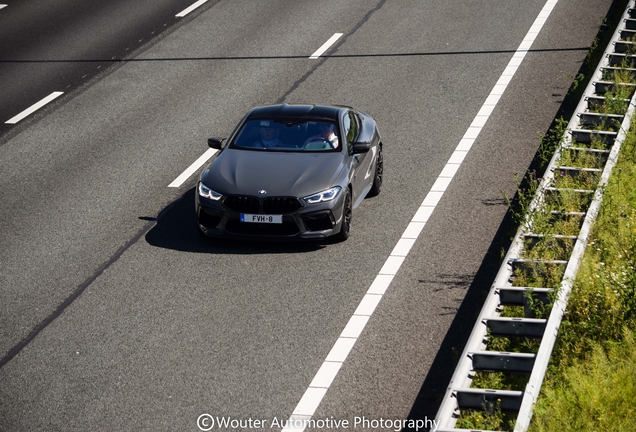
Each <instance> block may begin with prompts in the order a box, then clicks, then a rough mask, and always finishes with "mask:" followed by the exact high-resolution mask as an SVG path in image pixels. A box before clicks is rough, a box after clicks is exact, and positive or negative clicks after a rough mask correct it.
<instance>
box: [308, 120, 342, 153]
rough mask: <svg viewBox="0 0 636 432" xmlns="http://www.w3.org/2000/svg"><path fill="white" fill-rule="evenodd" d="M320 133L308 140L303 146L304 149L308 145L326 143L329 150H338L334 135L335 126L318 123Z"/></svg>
mask: <svg viewBox="0 0 636 432" xmlns="http://www.w3.org/2000/svg"><path fill="white" fill-rule="evenodd" d="M318 128H319V129H320V133H319V134H318V135H314V136H312V137H311V138H309V139H308V140H307V141H305V143H304V144H303V147H306V146H307V144H309V143H315V142H324V143H328V144H329V145H330V146H331V148H338V136H337V135H336V134H335V133H334V129H335V125H334V124H333V123H327V122H320V123H318Z"/></svg>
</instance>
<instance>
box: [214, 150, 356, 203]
mask: <svg viewBox="0 0 636 432" xmlns="http://www.w3.org/2000/svg"><path fill="white" fill-rule="evenodd" d="M344 166H345V159H344V154H343V153H342V152H337V153H336V152H333V153H332V152H330V153H292V152H279V151H276V152H274V151H271V152H265V151H250V150H235V149H225V150H223V151H222V152H221V153H220V154H219V155H218V157H217V158H216V159H215V160H214V161H213V162H212V163H211V164H210V165H209V167H208V168H207V169H206V170H205V171H203V173H202V174H201V180H202V181H203V183H204V184H205V185H206V186H208V187H210V188H212V189H213V190H215V191H216V192H219V193H222V194H223V195H235V194H238V195H252V196H256V195H257V194H258V191H260V190H262V189H264V190H266V191H267V196H295V197H304V196H307V195H311V194H313V193H316V192H320V191H323V190H325V189H328V188H330V187H332V186H334V185H335V182H336V179H337V178H338V175H339V173H340V172H341V171H342V169H343V167H344Z"/></svg>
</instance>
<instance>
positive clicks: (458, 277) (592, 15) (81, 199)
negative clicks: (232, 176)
mask: <svg viewBox="0 0 636 432" xmlns="http://www.w3.org/2000/svg"><path fill="white" fill-rule="evenodd" d="M406 3H407V2H400V3H397V2H388V1H378V2H374V3H373V4H372V5H369V3H368V2H362V1H358V2H347V3H346V4H341V3H340V2H324V3H321V4H315V3H314V2H306V3H305V2H299V3H294V6H293V7H290V6H289V4H288V3H286V2H276V1H272V2H262V3H260V2H259V5H261V8H254V7H253V5H252V4H251V2H246V1H235V2H219V3H217V4H215V5H214V7H212V8H210V9H208V10H207V11H206V12H205V13H202V14H201V15H199V16H198V17H197V19H195V20H193V21H191V22H190V23H189V24H188V25H187V26H183V27H181V28H179V29H178V30H176V31H175V32H174V33H173V34H171V35H170V36H169V37H167V38H165V39H164V40H162V41H161V42H159V43H157V44H156V45H154V46H152V47H150V48H149V49H148V50H146V51H144V52H143V53H141V54H140V55H139V56H138V57H136V61H134V62H130V63H129V64H126V65H125V66H123V67H121V68H119V69H117V70H116V71H113V73H111V74H110V75H108V76H107V77H104V78H103V79H102V80H100V81H99V82H96V83H95V84H94V85H92V86H91V87H90V88H87V89H83V90H82V91H80V92H76V93H74V94H73V95H72V97H70V98H68V99H67V100H66V101H65V102H64V103H63V104H62V105H61V106H59V107H58V108H57V109H56V110H54V111H53V112H51V113H50V114H48V115H46V116H43V117H42V118H41V119H40V120H39V121H37V122H34V123H33V124H32V125H31V126H30V127H28V128H27V129H25V130H24V131H23V132H22V133H20V134H19V135H18V136H16V137H15V138H13V139H11V140H10V141H8V142H7V143H6V144H5V145H4V146H2V148H0V161H2V172H3V178H2V182H3V183H2V192H1V193H2V197H1V198H2V202H4V203H7V204H6V206H5V207H3V209H2V210H0V222H1V223H2V226H3V227H8V229H7V230H3V234H2V237H1V240H2V244H3V251H2V255H1V256H0V257H1V261H2V263H3V271H2V275H1V277H2V280H1V282H2V283H1V284H0V286H2V290H3V291H2V294H1V295H2V298H3V302H2V311H1V314H0V315H1V316H2V323H1V324H2V328H3V331H2V333H1V336H2V339H1V340H0V347H2V352H3V353H4V352H6V353H11V355H10V356H7V355H5V356H4V359H5V363H4V364H3V365H2V368H1V369H0V382H2V385H1V386H0V401H1V402H0V406H2V414H3V415H2V416H0V422H1V423H0V426H1V428H2V429H9V430H12V429H14V430H19V429H23V428H24V427H26V425H29V426H30V427H32V428H35V429H50V428H60V429H65V430H73V429H82V430H84V429H87V428H97V429H100V428H101V429H103V428H104V427H106V428H108V429H122V430H123V429H132V428H143V429H162V430H164V429H165V430H175V429H185V430H196V429H195V427H196V426H195V423H194V422H195V420H196V417H197V416H198V415H199V414H201V413H204V412H211V413H213V414H218V415H232V416H234V417H235V418H242V419H246V418H248V417H251V418H268V419H271V418H272V417H273V416H279V417H281V418H283V419H284V418H286V417H287V416H288V415H289V414H290V413H291V411H292V410H293V409H294V407H295V405H296V404H297V403H298V400H299V399H300V397H301V396H302V394H303V392H304V391H305V389H306V387H307V385H308V384H309V382H310V381H311V380H312V378H313V376H314V374H315V373H316V371H317V370H318V368H319V367H320V365H321V363H322V361H323V360H324V358H325V356H326V355H327V353H328V352H329V350H330V349H331V347H332V345H333V343H334V342H335V340H336V338H337V337H338V335H339V334H340V332H341V331H342V329H343V328H344V326H345V324H346V323H347V321H348V319H349V317H350V316H351V314H352V313H353V311H354V310H355V308H356V307H357V304H358V303H359V301H360V299H361V298H362V296H363V295H364V293H365V291H366V290H367V289H368V287H369V285H370V284H371V282H372V281H373V278H374V277H375V275H376V274H377V273H378V271H379V270H380V268H381V267H382V264H383V263H384V261H385V259H386V257H387V256H388V254H389V253H390V252H391V250H392V248H393V246H394V245H395V242H396V241H397V239H398V238H399V236H400V235H401V233H402V232H403V230H404V228H405V227H406V225H407V224H408V221H409V220H410V218H411V217H412V216H413V214H414V213H415V211H416V209H417V207H418V206H419V204H420V203H421V201H422V199H423V198H424V196H425V195H426V193H427V192H428V190H429V189H430V187H431V185H432V184H433V182H434V181H435V178H436V177H437V175H438V174H439V172H440V171H441V169H442V167H443V166H444V164H445V162H446V161H447V160H448V158H449V156H450V154H451V153H452V151H453V149H454V148H455V147H456V145H457V143H458V142H459V140H460V139H461V137H462V136H463V134H464V132H465V131H466V129H467V127H468V125H470V122H471V121H472V119H473V117H474V116H475V114H476V113H477V111H478V110H479V107H480V106H481V104H482V103H483V101H484V99H485V98H486V96H487V95H488V93H489V92H490V90H491V88H492V86H493V85H494V83H495V82H496V80H497V78H498V76H499V75H500V74H501V71H502V70H503V68H504V67H505V65H506V64H507V62H508V60H509V59H510V57H511V56H512V53H513V51H514V50H515V49H516V47H517V46H518V44H519V42H520V40H521V39H522V38H523V36H524V34H525V32H527V29H528V28H529V27H530V25H531V24H532V21H533V20H534V17H535V16H536V14H537V13H538V11H539V10H540V9H541V7H542V2H538V1H537V2H525V3H524V4H523V5H515V7H514V9H513V8H511V7H510V6H509V5H508V4H506V5H508V7H510V9H506V8H502V7H501V6H502V4H499V3H498V4H495V5H493V4H488V3H490V2H485V1H484V2H474V4H472V3H471V6H470V7H468V8H466V5H464V7H463V8H462V10H461V11H460V10H455V9H452V8H450V9H449V8H448V5H447V3H446V2H428V3H426V4H422V3H420V2H408V4H406ZM249 6H252V8H250V7H249ZM574 6H575V5H574V3H573V2H567V1H563V0H561V2H560V3H559V9H558V11H557V12H558V14H557V15H556V17H551V20H552V21H551V22H550V23H549V24H548V28H547V29H546V31H547V36H546V38H547V39H546V40H544V42H543V44H544V45H543V47H545V48H546V51H544V52H542V51H539V52H537V53H536V56H535V57H534V62H535V63H534V65H530V66H528V68H525V65H524V68H522V69H521V70H520V73H521V74H522V77H521V78H517V80H518V81H515V83H513V85H512V88H511V89H510V90H511V93H510V94H509V95H507V97H509V98H510V99H507V101H508V102H507V105H505V106H504V108H500V111H498V115H497V116H496V117H493V118H492V119H491V121H492V126H491V127H493V129H490V130H486V131H485V132H484V133H485V135H484V136H482V139H483V141H481V144H476V146H477V147H475V149H474V150H475V152H474V153H471V156H470V158H468V159H467V163H468V165H466V166H465V167H463V168H462V171H461V175H463V177H462V176H460V177H458V178H457V179H456V181H455V183H454V185H457V186H454V187H455V189H453V188H451V190H449V192H448V195H446V196H445V200H444V202H443V203H441V204H440V205H441V207H440V208H438V209H437V210H436V213H435V215H434V216H435V217H434V218H433V219H432V221H431V223H430V225H428V226H427V228H426V230H425V232H423V234H422V236H421V237H420V239H419V240H418V242H417V243H416V245H415V246H414V249H413V252H412V253H411V255H410V256H409V258H408V260H407V262H406V263H405V266H404V267H403V268H402V269H401V271H400V273H399V274H398V278H397V279H396V280H395V281H394V283H393V284H392V286H391V288H390V290H389V291H388V293H387V297H386V299H385V300H384V301H383V303H381V305H380V307H379V309H378V312H377V315H374V317H373V318H372V320H371V321H370V324H369V327H368V329H366V330H365V333H364V334H363V337H362V339H361V340H360V342H359V345H357V346H356V348H355V349H354V351H353V352H352V354H351V358H350V359H348V361H347V363H346V364H345V366H344V367H343V370H342V372H341V375H340V376H339V377H338V378H337V380H336V382H335V384H334V385H335V387H334V388H332V390H330V392H329V393H328V394H327V397H326V399H325V401H324V404H323V407H322V408H321V411H319V412H318V414H317V415H318V416H323V415H333V416H335V417H338V418H343V417H345V416H348V417H351V416H353V415H365V414H366V415H367V416H369V417H376V418H377V417H379V416H380V415H385V416H388V415H390V416H392V417H396V418H401V417H405V416H407V415H408V413H409V412H410V410H411V409H412V408H413V403H414V402H415V401H416V398H417V395H418V392H419V390H420V386H422V383H423V382H424V380H425V379H426V376H427V372H428V368H429V366H430V365H431V363H432V362H433V359H434V357H435V355H436V352H437V350H438V348H439V346H440V344H441V343H442V341H443V339H444V335H445V334H446V331H447V330H448V328H449V326H450V324H451V322H452V320H453V316H454V312H455V310H456V308H457V307H458V305H459V304H460V303H461V301H462V299H463V298H464V296H465V295H466V291H467V288H468V287H469V286H471V285H472V284H474V283H475V282H474V279H475V275H476V274H477V272H478V271H479V269H480V266H482V261H483V260H484V258H485V257H487V258H488V257H489V256H488V255H486V253H487V252H488V249H489V247H490V246H491V243H492V240H493V236H494V235H495V234H496V232H497V229H498V228H499V224H500V223H501V219H502V217H503V213H504V211H505V206H504V205H503V204H502V202H501V194H500V193H499V190H500V189H507V190H509V191H510V190H512V188H513V187H514V179H513V173H514V172H522V171H523V170H525V168H526V167H527V165H528V163H529V160H530V158H531V157H532V154H533V153H534V150H535V148H536V145H537V140H536V132H538V131H545V129H546V128H547V125H548V124H549V123H550V121H551V119H552V116H553V115H554V112H556V109H557V108H558V104H559V97H555V96H553V94H555V93H556V92H557V90H558V91H560V92H562V91H563V88H567V87H568V85H569V82H570V81H571V79H570V80H569V79H568V78H566V77H567V75H573V73H574V72H576V70H577V68H578V66H579V63H580V61H581V59H582V58H583V57H584V54H585V51H584V50H580V49H577V48H580V47H585V46H589V44H590V43H591V40H592V38H593V35H594V33H595V31H596V29H597V28H598V24H599V21H598V17H599V16H602V15H604V13H605V12H606V10H607V7H608V4H607V2H606V3H605V4H604V5H603V4H599V2H590V4H589V5H588V6H589V7H587V8H581V9H578V8H576V7H574ZM246 11H248V12H246ZM575 11H578V12H575ZM577 14H580V15H577ZM572 15H575V16H574V17H573V18H570V17H571V16H572ZM580 21H582V22H585V23H586V25H584V26H582V27H579V26H575V25H574V24H575V23H577V22H580ZM272 23H275V24H276V25H273V24H272ZM289 23H294V25H293V26H292V25H290V24H289ZM563 23H568V25H564V24H563ZM338 31H340V32H343V33H344V36H343V38H342V39H341V40H340V41H339V42H338V43H337V44H336V46H335V47H334V49H333V50H332V51H331V52H330V53H331V54H332V55H333V56H332V57H327V58H323V59H320V60H309V59H307V58H306V57H307V56H309V55H310V54H311V53H312V52H313V51H314V50H315V49H317V48H318V47H319V46H320V45H321V44H322V43H323V42H324V41H325V40H327V39H328V38H329V37H330V36H331V35H332V34H333V33H335V32H338ZM210 40H214V41H216V43H214V44H210V43H209V42H208V41H210ZM529 82H531V83H532V85H528V84H527V83H529ZM555 88H556V89H555ZM308 99H310V100H311V101H316V102H319V103H322V102H325V103H348V104H351V105H354V106H357V107H360V108H361V109H363V110H365V111H367V112H369V113H370V114H372V115H374V116H375V117H376V118H377V119H378V121H379V122H380V125H381V127H382V133H383V137H384V141H385V145H386V147H385V149H386V160H387V162H386V163H387V171H386V175H387V177H386V181H387V183H386V187H385V190H384V191H383V193H382V195H381V196H380V197H377V198H374V199H369V200H367V201H365V202H364V203H363V204H362V205H361V207H360V208H358V209H357V210H358V211H356V212H355V214H354V217H355V220H354V234H353V237H352V238H351V239H350V240H349V241H348V242H346V243H343V244H326V245H314V246H311V245H310V246H289V245H252V244H247V245H242V244H239V245H235V244H226V243H219V244H214V243H212V244H209V243H205V242H202V241H201V240H200V239H198V238H197V237H196V233H195V231H194V228H193V225H192V224H193V217H192V216H193V215H192V207H193V205H192V198H193V196H192V194H193V191H192V186H193V184H194V183H193V181H194V180H191V181H190V182H189V183H187V184H185V185H184V186H183V187H182V188H180V189H178V190H172V189H169V188H167V187H166V186H167V185H168V184H169V183H170V182H171V181H172V180H173V179H174V178H175V177H176V176H177V175H178V174H179V173H180V172H181V171H182V170H183V169H185V168H186V167H187V166H188V165H189V164H190V163H191V162H192V161H193V160H195V159H196V158H197V157H198V156H199V155H200V154H201V153H203V151H204V150H205V137H207V136H209V135H213V134H214V135H218V134H223V132H224V131H225V133H229V131H230V130H231V128H232V127H233V126H234V124H235V123H236V122H237V121H238V119H239V118H240V116H241V115H242V114H243V113H244V112H245V110H247V109H248V108H250V107H251V106H253V105H256V104H260V103H269V102H277V101H287V102H300V101H306V100H308ZM524 100H531V101H533V103H532V104H530V111H525V110H524V109H522V108H523V107H524V106H525V104H521V103H519V101H524ZM504 102H505V101H504ZM510 128H512V129H510ZM510 130H513V131H514V134H512V135H510V132H509V131H510ZM502 131H503V132H505V133H502ZM473 155H474V156H473ZM485 167H487V168H489V169H484V168H485ZM159 214H161V217H160V218H159V221H158V222H157V224H156V226H154V222H153V221H152V220H150V221H149V220H148V219H152V218H153V217H155V216H157V215H159ZM101 269H104V271H103V272H102V273H100V270H101ZM482 283H483V281H482ZM478 289H479V287H477V291H478ZM474 290H475V289H473V291H474ZM65 300H67V301H66V302H65ZM40 324H44V325H42V326H40V327H38V326H39V325H40ZM471 324H472V323H471ZM30 333H31V334H32V335H33V336H34V337H33V339H32V340H30V339H29V334H30ZM25 338H26V339H25ZM25 340H27V341H28V344H23V345H22V346H21V345H20V341H25ZM16 347H18V349H16ZM9 357H10V358H9ZM424 396H427V395H426V394H424ZM433 414H434V413H433Z"/></svg>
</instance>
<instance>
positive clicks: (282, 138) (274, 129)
mask: <svg viewBox="0 0 636 432" xmlns="http://www.w3.org/2000/svg"><path fill="white" fill-rule="evenodd" d="M231 147H233V148H244V149H251V150H282V151H297V152H306V151H313V152H328V151H340V142H339V140H338V128H337V126H336V123H335V122H330V121H323V120H308V121H305V122H297V121H294V122H287V121H285V120H271V119H257V120H249V121H248V122H246V123H245V124H244V125H243V127H242V128H241V130H240V131H239V133H238V135H237V136H236V138H235V139H234V141H233V142H232V144H231Z"/></svg>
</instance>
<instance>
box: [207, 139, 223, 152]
mask: <svg viewBox="0 0 636 432" xmlns="http://www.w3.org/2000/svg"><path fill="white" fill-rule="evenodd" d="M223 141H225V138H208V145H209V146H210V148H213V149H217V150H223Z"/></svg>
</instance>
